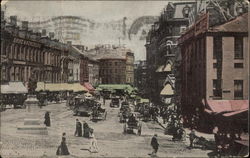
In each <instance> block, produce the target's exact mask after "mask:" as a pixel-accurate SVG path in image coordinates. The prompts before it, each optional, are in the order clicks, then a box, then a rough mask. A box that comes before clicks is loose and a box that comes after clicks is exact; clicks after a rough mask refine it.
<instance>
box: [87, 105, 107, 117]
mask: <svg viewBox="0 0 250 158" xmlns="http://www.w3.org/2000/svg"><path fill="white" fill-rule="evenodd" d="M106 118H107V111H106V109H103V108H101V104H100V103H97V104H96V105H94V107H93V109H92V114H91V115H90V120H92V121H98V120H106Z"/></svg>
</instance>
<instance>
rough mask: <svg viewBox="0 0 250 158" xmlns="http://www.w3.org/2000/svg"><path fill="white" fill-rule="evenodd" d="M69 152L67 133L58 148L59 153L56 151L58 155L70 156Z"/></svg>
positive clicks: (63, 135)
mask: <svg viewBox="0 0 250 158" xmlns="http://www.w3.org/2000/svg"><path fill="white" fill-rule="evenodd" d="M69 154H70V153H69V150H68V147H67V145H66V133H63V134H62V141H61V144H60V146H59V147H58V149H57V151H56V155H69Z"/></svg>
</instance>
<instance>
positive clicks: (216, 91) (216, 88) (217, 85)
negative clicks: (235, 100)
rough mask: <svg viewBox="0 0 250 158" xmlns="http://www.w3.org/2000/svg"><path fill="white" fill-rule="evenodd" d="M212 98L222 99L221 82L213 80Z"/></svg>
mask: <svg viewBox="0 0 250 158" xmlns="http://www.w3.org/2000/svg"><path fill="white" fill-rule="evenodd" d="M213 96H214V97H222V90H221V80H213Z"/></svg>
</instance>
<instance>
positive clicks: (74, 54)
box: [68, 42, 82, 82]
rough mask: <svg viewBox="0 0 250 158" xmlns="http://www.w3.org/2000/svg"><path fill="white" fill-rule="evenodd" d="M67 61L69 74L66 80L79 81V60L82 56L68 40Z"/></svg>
mask: <svg viewBox="0 0 250 158" xmlns="http://www.w3.org/2000/svg"><path fill="white" fill-rule="evenodd" d="M68 44H69V47H70V49H69V62H68V70H69V76H68V81H69V82H79V81H80V60H81V57H82V54H81V53H80V52H79V51H78V50H76V49H75V47H74V46H72V45H71V43H70V42H69V43H68Z"/></svg>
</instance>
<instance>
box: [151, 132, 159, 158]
mask: <svg viewBox="0 0 250 158" xmlns="http://www.w3.org/2000/svg"><path fill="white" fill-rule="evenodd" d="M151 146H152V148H153V152H152V153H151V154H149V155H152V156H155V155H156V153H157V151H158V147H159V143H158V140H157V134H154V136H153V137H152V139H151Z"/></svg>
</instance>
